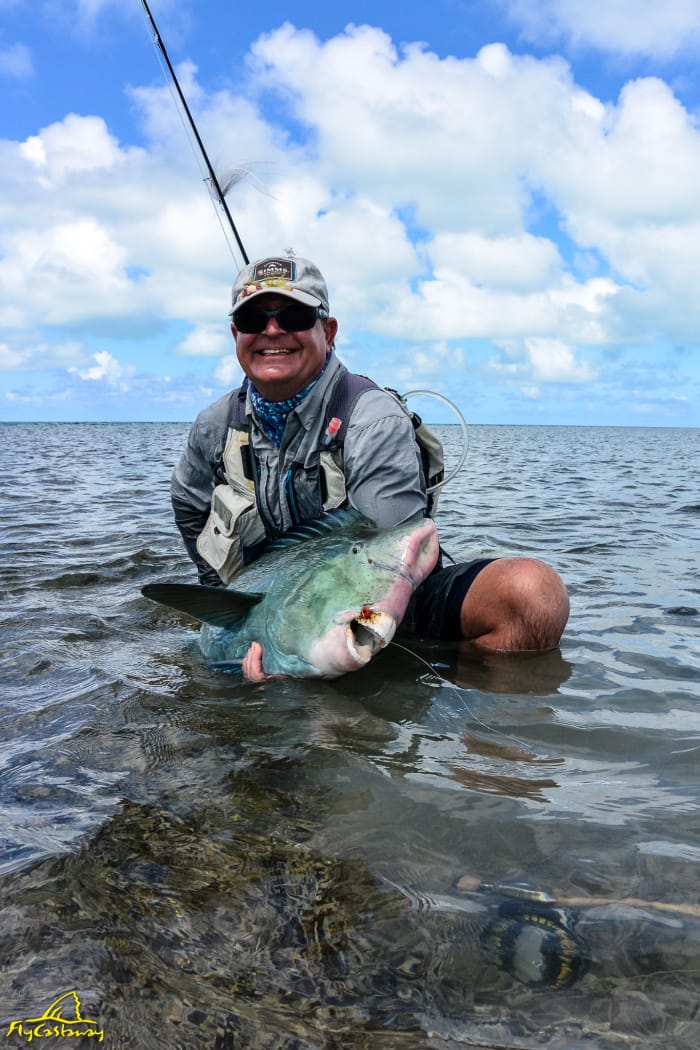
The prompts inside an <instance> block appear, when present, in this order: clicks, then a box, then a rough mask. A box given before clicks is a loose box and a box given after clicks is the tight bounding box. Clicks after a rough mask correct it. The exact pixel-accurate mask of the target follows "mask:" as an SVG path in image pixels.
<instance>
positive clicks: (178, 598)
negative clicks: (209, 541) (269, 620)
mask: <svg viewBox="0 0 700 1050" xmlns="http://www.w3.org/2000/svg"><path fill="white" fill-rule="evenodd" d="M141 594H143V596H144V597H145V598H150V599H151V601H154V602H160V604H161V605H169V606H170V608H171V609H178V610H179V611H180V612H184V613H187V614H188V615H189V616H194V617H195V618H196V619H197V620H201V621H202V622H203V623H210V624H211V625H212V627H235V626H236V624H238V623H240V621H241V620H243V619H245V617H246V616H247V615H248V613H249V612H250V610H251V609H252V608H253V606H254V605H257V604H258V602H261V601H262V600H263V598H264V597H265V595H264V594H256V593H250V594H248V593H246V592H245V591H230V590H228V589H225V588H224V587H202V586H200V585H199V584H196V583H147V584H146V586H145V587H142V588H141Z"/></svg>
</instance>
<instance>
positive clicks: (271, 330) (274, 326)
mask: <svg viewBox="0 0 700 1050" xmlns="http://www.w3.org/2000/svg"><path fill="white" fill-rule="evenodd" d="M262 334H263V335H280V334H284V328H281V327H280V326H279V324H278V323H277V318H276V317H268V319H267V324H266V325H265V327H264V328H263V330H262Z"/></svg>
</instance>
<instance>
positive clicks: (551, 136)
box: [0, 0, 700, 397]
mask: <svg viewBox="0 0 700 1050" xmlns="http://www.w3.org/2000/svg"><path fill="white" fill-rule="evenodd" d="M88 6H89V5H88ZM94 6H95V7H96V8H98V7H99V6H100V4H99V3H98V0H94ZM563 9H564V8H563V7H562V8H561V10H563ZM571 9H572V11H573V9H574V8H573V6H572V8H571ZM86 10H87V8H86ZM572 18H573V15H572ZM581 18H582V19H583V16H581ZM634 21H635V19H628V23H627V24H628V25H629V24H632V23H633V22H634ZM178 72H179V75H180V77H181V80H182V83H183V86H184V89H185V91H186V94H187V97H188V99H189V100H190V103H191V105H192V108H193V110H194V112H195V117H196V119H197V122H198V126H199V127H200V130H201V132H202V134H203V138H204V139H205V141H206V142H207V144H208V147H209V152H210V154H211V156H212V157H213V158H214V159H215V161H216V163H217V165H218V166H219V167H220V168H221V169H222V170H223V169H225V168H228V167H233V168H239V169H240V170H242V171H245V170H246V168H247V167H248V169H250V170H253V171H254V172H255V176H256V177H255V178H243V179H242V180H240V181H239V182H238V183H237V184H236V185H235V187H234V188H233V190H232V194H231V198H230V201H229V203H230V206H231V209H232V212H233V214H234V216H235V219H236V223H237V226H238V229H239V231H240V233H241V235H242V238H243V242H244V244H245V246H246V248H247V250H248V252H249V254H250V255H251V256H261V255H264V254H266V253H273V252H279V251H283V250H285V249H286V248H288V247H291V248H293V249H295V250H296V251H297V252H298V253H299V254H302V255H307V256H310V257H311V258H313V259H314V260H315V261H317V262H318V263H319V265H320V266H321V268H322V269H323V271H324V273H325V275H326V277H327V279H328V282H329V286H330V290H331V298H332V305H333V310H334V312H335V313H336V314H337V315H338V316H339V318H340V320H341V337H342V339H343V346H344V348H347V349H348V353H349V355H350V358H351V363H353V364H355V366H356V367H359V368H362V367H365V368H369V367H370V363H369V362H367V361H366V360H361V359H360V354H361V351H362V349H363V347H366V346H367V345H368V344H372V345H373V346H375V347H377V346H378V347H379V348H380V349H378V350H377V351H376V353H377V359H378V360H381V359H382V357H381V355H382V350H381V347H384V346H386V345H388V343H393V344H394V345H396V343H397V341H399V342H400V343H401V345H402V346H405V347H407V348H410V355H409V356H410V368H409V367H408V365H407V364H406V361H408V360H409V357H407V358H406V361H404V362H402V365H401V367H402V368H403V369H404V371H403V372H402V374H401V377H400V378H402V379H404V378H405V380H406V381H407V382H408V381H410V380H413V381H414V382H418V381H419V380H421V377H424V378H425V381H426V382H427V381H428V380H430V381H431V382H432V383H433V384H435V385H439V384H440V383H441V382H446V383H448V384H450V383H453V382H455V381H457V378H459V381H460V382H462V378H461V377H462V374H463V373H466V371H467V366H468V365H469V364H471V363H472V361H473V360H474V347H475V345H476V344H478V345H479V347H480V353H481V358H480V360H481V362H482V363H483V360H484V356H485V355H486V356H488V354H489V353H490V354H491V356H492V358H493V361H492V366H493V367H492V368H491V371H490V375H491V376H492V377H497V376H500V377H502V378H503V379H504V381H506V380H507V381H510V379H511V378H513V379H514V381H515V380H517V381H518V382H519V383H520V384H521V386H522V389H523V390H524V391H525V392H526V393H525V396H531V397H535V396H537V391H539V390H541V389H542V388H546V387H547V386H548V385H551V384H552V383H558V384H560V385H561V384H569V385H570V386H571V387H572V388H581V387H582V386H584V385H585V384H586V383H593V382H596V380H597V377H598V376H599V375H600V370H601V367H602V365H601V362H602V361H603V357H601V354H603V353H606V352H611V351H612V349H613V348H617V349H618V350H619V349H620V348H624V347H629V346H644V345H647V344H648V343H649V341H650V340H651V339H662V340H664V341H665V342H666V343H672V342H674V341H678V342H683V341H685V342H686V343H688V344H689V345H690V344H692V345H695V344H696V343H697V333H698V331H699V330H700V305H698V300H697V295H696V289H697V287H698V280H699V279H700V272H699V267H700V263H699V261H698V259H699V257H698V253H697V241H698V235H699V234H700V197H699V196H698V193H697V188H696V187H697V178H696V173H697V171H698V169H699V167H700V132H699V131H698V127H697V123H696V121H695V118H694V116H693V115H692V114H691V113H689V112H688V110H686V109H685V108H684V106H683V105H682V104H681V102H680V101H679V99H678V98H677V97H676V96H675V95H674V94H673V91H672V90H671V88H670V87H669V86H668V85H667V84H666V83H664V82H663V81H662V80H661V79H659V78H651V77H648V78H640V79H636V80H632V81H630V82H629V83H628V84H627V85H626V86H625V87H624V90H622V92H621V93H620V96H619V98H618V99H616V100H615V101H613V102H607V103H604V102H603V101H601V100H600V99H598V98H596V97H595V96H594V95H592V94H591V93H590V92H587V91H585V90H584V89H582V88H581V86H580V85H578V84H577V83H576V81H575V78H574V76H573V74H572V70H571V68H570V67H569V65H568V64H567V63H566V62H565V61H564V60H563V59H561V58H556V57H553V58H552V57H550V58H546V59H538V58H535V57H533V56H530V55H526V54H525V55H514V54H513V53H511V52H510V51H509V50H508V48H507V47H505V45H503V44H498V43H495V44H489V45H488V46H486V47H484V48H482V49H481V50H480V51H479V52H478V54H476V55H475V56H473V57H468V58H457V57H448V58H440V57H439V56H437V55H436V54H433V53H432V52H430V51H429V50H428V49H427V48H425V47H423V46H419V45H408V46H404V47H400V48H399V47H397V46H396V45H395V44H394V43H393V41H392V40H391V39H390V38H389V37H388V36H387V34H386V33H384V32H382V31H381V30H379V29H373V28H370V27H367V26H362V27H356V26H355V27H349V28H348V29H347V30H346V31H345V32H344V33H341V34H338V35H336V36H334V37H332V38H330V39H329V40H326V41H321V40H319V39H318V38H317V37H316V36H314V34H312V33H310V32H308V31H301V30H297V29H295V28H294V27H293V26H291V25H289V24H288V25H285V26H283V27H282V28H280V29H278V30H276V31H274V32H272V33H269V34H266V35H264V36H262V37H260V39H259V40H258V41H257V42H256V44H255V45H254V47H253V49H252V53H251V61H250V65H249V67H248V68H247V71H246V72H245V73H244V74H241V77H240V78H239V79H242V83H241V91H240V95H236V94H235V93H233V92H232V91H230V90H226V89H221V90H218V91H216V92H213V93H208V92H207V91H205V90H204V88H203V87H202V85H201V84H200V83H199V81H198V76H197V71H196V68H195V67H194V65H192V64H191V63H183V64H182V65H181V66H180V67H179V69H178ZM130 99H131V102H132V104H133V107H134V113H135V117H136V119H137V120H138V121H139V122H140V129H141V133H142V136H143V145H141V146H139V147H135V146H133V145H130V144H128V143H124V142H120V141H119V140H118V139H117V137H116V136H115V135H114V133H113V131H112V130H111V129H110V128H109V127H108V125H107V124H106V122H105V121H104V120H103V119H102V117H100V116H99V115H95V114H92V115H90V114H87V115H86V114H83V115H80V114H68V115H67V116H66V117H65V118H64V119H63V120H60V121H56V122H55V123H53V124H51V125H49V126H48V127H45V128H40V129H37V130H36V132H35V133H33V134H31V135H29V136H28V137H27V138H26V139H25V140H24V141H23V142H14V141H7V140H5V141H0V190H1V191H2V192H0V323H2V324H3V327H4V328H5V331H6V334H4V335H3V338H4V340H5V343H4V346H3V348H2V353H1V354H0V362H3V367H4V368H5V369H6V370H11V369H13V368H15V369H16V370H18V371H19V370H21V369H22V368H23V367H24V365H25V364H26V362H27V361H29V360H30V359H31V360H36V356H32V357H31V358H30V357H28V356H27V354H28V350H27V347H29V346H32V345H36V346H39V345H41V344H43V343H46V342H47V341H48V340H49V335H48V334H47V326H49V327H50V336H51V339H52V340H56V341H57V342H62V343H64V344H66V343H69V342H70V341H71V340H74V341H80V340H82V341H83V342H84V344H85V345H86V346H89V343H88V341H87V335H86V330H87V329H88V328H89V330H90V332H89V334H92V333H94V332H97V333H98V334H100V335H107V334H109V335H114V336H115V337H118V338H124V337H126V336H127V335H128V337H129V338H131V339H132V340H134V339H135V340H138V339H144V340H146V339H150V338H155V335H157V336H158V338H159V339H160V340H161V342H162V345H167V348H168V353H169V355H170V361H172V363H173V367H174V369H175V370H177V368H179V367H184V365H183V359H184V358H189V359H190V361H189V363H188V367H190V368H191V367H192V359H195V358H199V359H201V366H200V367H202V368H205V369H206V371H207V376H209V374H210V373H211V381H212V383H215V384H219V385H220V386H226V385H229V384H230V383H232V382H234V381H236V380H237V379H238V378H239V377H240V370H239V368H238V364H237V361H236V359H235V356H234V355H233V354H232V353H231V344H230V339H229V335H228V329H227V317H226V311H227V309H228V300H229V294H230V282H231V277H232V274H233V272H234V271H235V270H236V269H237V266H238V261H237V259H236V258H235V257H234V258H232V257H231V255H230V254H229V252H228V250H227V248H226V244H225V241H224V239H223V238H222V236H221V230H220V229H219V226H218V224H217V221H216V217H215V215H214V212H213V209H212V205H211V202H210V201H209V200H208V199H207V195H206V192H205V189H204V187H203V185H202V172H201V171H200V170H198V166H197V164H196V162H195V160H194V159H193V157H192V154H191V152H190V151H189V150H188V148H187V145H186V143H185V141H184V139H183V132H182V124H181V121H180V118H179V115H178V114H177V111H176V109H175V107H174V106H173V101H172V96H171V93H170V91H169V90H168V89H167V87H161V86H158V87H138V88H133V89H131V90H130ZM270 103H272V104H270ZM232 128H234V129H235V138H234V137H233V136H232V132H231V129H232ZM241 143H242V144H244V149H245V155H242V152H241V151H242V149H243V147H242V146H241ZM234 256H235V252H234ZM103 345H104V344H103ZM109 345H110V352H107V351H100V354H101V355H102V356H100V357H97V356H94V357H93V358H91V359H90V363H89V364H86V362H85V361H79V360H71V361H70V364H69V366H68V367H72V368H73V372H72V373H71V374H72V375H73V376H74V378H75V379H76V380H78V379H79V380H80V381H81V382H83V383H85V382H98V381H99V382H101V383H103V384H106V385H110V384H111V386H112V388H114V389H116V388H117V387H118V386H119V384H121V385H124V384H128V383H129V382H132V381H133V375H132V374H131V373H130V372H129V370H128V369H129V366H127V365H123V364H122V363H121V362H120V358H119V354H120V352H119V349H118V348H117V347H116V346H115V345H114V344H113V343H111V342H110V344H109ZM506 345H508V346H511V347H514V348H515V350H513V351H512V352H511V353H510V354H509V353H506V351H505V350H504V346H506ZM484 347H488V348H490V349H486V350H484ZM494 347H495V349H494ZM355 354H357V355H358V359H357V360H353V356H354V355H355ZM207 359H209V360H207ZM215 362H216V364H215ZM464 382H465V384H466V379H465V380H464ZM161 394H162V396H166V395H165V393H163V392H161ZM159 396H160V395H159ZM167 396H169V397H170V396H173V395H171V394H167Z"/></svg>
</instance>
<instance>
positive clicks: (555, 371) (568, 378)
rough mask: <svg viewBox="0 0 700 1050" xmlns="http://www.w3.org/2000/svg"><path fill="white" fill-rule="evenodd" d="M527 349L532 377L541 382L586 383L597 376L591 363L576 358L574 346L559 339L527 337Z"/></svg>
mask: <svg viewBox="0 0 700 1050" xmlns="http://www.w3.org/2000/svg"><path fill="white" fill-rule="evenodd" d="M525 349H526V351H527V355H528V358H529V360H530V364H531V366H532V378H533V379H534V380H535V381H537V382H539V383H584V382H588V381H589V380H591V379H594V378H595V377H596V373H595V370H594V369H593V368H592V367H591V366H590V365H589V364H586V363H581V362H579V361H577V360H576V357H575V353H574V349H573V347H571V346H568V345H567V344H566V343H563V342H561V340H559V339H526V340H525Z"/></svg>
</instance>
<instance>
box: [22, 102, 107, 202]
mask: <svg viewBox="0 0 700 1050" xmlns="http://www.w3.org/2000/svg"><path fill="white" fill-rule="evenodd" d="M19 152H20V156H21V157H22V158H23V159H24V160H26V161H28V162H29V164H30V165H31V166H32V167H33V168H34V169H35V170H36V172H37V177H38V178H39V180H40V182H41V183H42V184H44V185H47V184H50V183H52V182H57V181H60V180H63V179H65V178H66V176H68V175H76V174H79V173H84V172H93V171H99V170H110V169H112V168H113V167H114V166H115V164H117V163H118V162H119V161H120V160H121V159H122V154H121V153H120V150H119V145H118V143H117V141H116V139H115V138H114V136H112V135H111V134H110V133H109V131H108V129H107V125H106V124H105V122H104V120H102V118H101V117H80V116H77V115H76V114H74V113H69V114H68V116H67V117H65V118H64V119H63V120H62V121H60V122H57V123H55V124H51V125H50V126H49V127H47V128H44V129H43V130H42V131H41V132H40V133H39V134H38V135H31V136H30V137H29V138H28V139H27V140H26V141H25V142H23V143H21V145H20V147H19Z"/></svg>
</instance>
